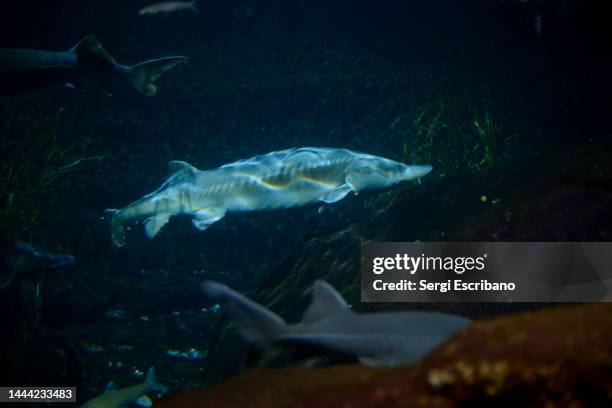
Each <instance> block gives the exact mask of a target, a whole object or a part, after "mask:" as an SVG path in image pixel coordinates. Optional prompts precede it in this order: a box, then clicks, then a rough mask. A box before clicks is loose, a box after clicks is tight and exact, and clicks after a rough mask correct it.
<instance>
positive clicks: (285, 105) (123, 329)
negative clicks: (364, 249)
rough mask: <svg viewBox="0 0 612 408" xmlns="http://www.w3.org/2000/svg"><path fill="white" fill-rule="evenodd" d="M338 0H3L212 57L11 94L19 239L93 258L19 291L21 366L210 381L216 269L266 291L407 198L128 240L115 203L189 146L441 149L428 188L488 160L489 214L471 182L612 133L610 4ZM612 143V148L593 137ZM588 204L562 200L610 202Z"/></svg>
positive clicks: (12, 223) (62, 33)
mask: <svg viewBox="0 0 612 408" xmlns="http://www.w3.org/2000/svg"><path fill="white" fill-rule="evenodd" d="M329 3H330V2H325V1H295V2H286V1H275V0H269V1H258V0H253V1H244V0H231V1H216V2H212V1H204V0H201V1H200V2H199V3H198V5H199V8H200V11H201V14H195V13H190V12H183V13H178V14H174V15H168V16H150V17H145V16H139V15H138V10H139V9H140V8H141V7H143V6H144V5H146V4H148V2H144V1H135V0H134V1H119V0H111V1H104V2H103V1H78V2H77V1H69V0H62V1H59V0H58V1H34V2H27V3H20V2H13V3H10V4H5V5H3V8H2V13H0V48H36V49H49V50H66V49H69V48H70V47H72V46H73V45H74V44H76V43H77V41H78V40H79V39H81V38H83V37H84V36H86V35H88V34H94V35H96V36H97V38H98V40H99V41H100V42H101V43H102V44H103V46H104V48H105V49H106V50H107V51H108V52H109V53H110V54H111V55H112V56H113V57H114V58H115V59H116V60H117V61H118V62H120V63H121V64H125V65H131V64H135V63H138V62H140V61H143V60H147V59H151V58H159V57H164V56H172V55H184V56H187V57H189V59H190V60H189V63H188V64H184V65H180V66H177V67H175V68H173V69H172V70H170V71H169V72H168V73H166V74H165V75H164V76H163V77H162V78H160V79H159V92H158V94H157V95H156V96H154V97H146V96H144V95H141V94H139V93H138V92H137V91H136V90H135V89H134V88H133V87H132V86H131V85H130V84H129V83H127V82H126V81H121V80H117V81H115V83H114V84H113V86H112V88H111V89H103V90H102V89H100V88H99V87H98V86H96V85H95V84H86V85H84V86H83V87H79V88H77V89H73V88H68V87H65V86H61V84H60V85H59V86H56V87H52V88H50V89H47V90H45V91H42V92H38V93H35V94H29V93H28V94H24V95H20V97H19V98H13V97H11V98H4V99H2V100H1V101H0V126H1V128H0V133H1V142H0V143H1V145H2V150H1V151H0V154H1V155H2V156H1V160H2V164H1V168H2V170H1V172H2V174H3V176H4V177H3V178H2V181H1V182H2V186H1V187H2V190H1V192H0V194H1V200H0V205H1V208H0V225H1V228H2V230H1V232H2V235H4V236H9V237H12V238H16V239H20V240H23V241H26V242H31V243H34V244H36V245H38V246H40V247H43V248H46V249H49V250H55V251H58V252H64V253H71V254H73V255H74V256H75V257H76V259H77V262H76V264H75V266H74V267H72V268H66V269H63V270H59V271H54V272H53V273H47V274H35V275H33V276H30V277H27V278H25V279H23V280H19V279H17V280H15V282H13V283H12V284H11V285H10V286H8V287H7V288H5V289H2V290H1V291H0V310H1V311H2V315H3V316H4V318H5V319H6V325H5V327H6V330H5V331H4V332H3V334H2V336H3V337H2V342H1V343H2V347H1V348H0V367H2V369H0V371H3V372H2V376H1V378H2V383H7V384H8V383H11V384H21V385H24V384H41V383H45V384H51V383H53V384H74V385H78V386H79V387H82V390H83V391H82V395H84V396H85V395H87V396H92V395H95V394H96V393H99V392H101V390H102V389H103V387H104V384H105V382H106V381H108V380H111V379H114V380H116V381H117V382H119V383H122V385H128V384H130V383H133V382H137V381H140V380H141V375H140V374H141V372H142V371H146V368H148V367H149V366H153V365H155V366H156V367H157V369H158V373H159V376H160V378H161V379H162V380H163V381H165V382H166V383H168V384H169V385H171V386H173V387H177V388H178V387H183V386H187V385H194V384H200V383H201V382H202V380H203V378H204V377H205V376H206V374H207V373H206V370H207V369H209V368H205V365H204V363H203V360H205V359H206V358H208V357H206V358H203V357H204V356H205V354H206V353H207V352H208V353H213V352H214V350H213V351H211V350H209V341H210V339H211V336H212V335H213V331H214V328H215V324H216V322H217V320H218V317H219V315H220V314H219V313H216V312H215V311H211V310H210V309H209V307H210V306H211V305H209V304H208V303H207V302H206V301H205V300H204V299H202V296H201V293H200V291H199V287H198V285H199V282H200V281H201V280H202V279H215V280H220V281H222V282H224V283H226V284H228V285H230V286H232V287H235V288H237V289H240V290H242V291H244V292H245V293H254V292H256V291H257V290H258V289H260V288H261V287H262V285H264V284H265V282H269V276H270V273H271V271H276V275H275V276H276V277H275V278H274V279H272V281H275V280H277V279H278V278H277V277H278V276H279V272H278V269H277V268H278V267H279V265H282V262H283V260H285V259H293V261H292V262H294V261H295V259H296V258H295V254H296V253H300V252H299V251H300V248H303V246H304V244H305V243H307V242H309V240H311V239H313V237H315V238H316V237H320V236H324V237H328V236H333V234H334V233H336V232H338V231H344V230H346V229H347V228H348V229H350V228H352V227H354V226H355V225H358V223H359V222H362V221H364V220H368V219H369V220H371V219H373V218H372V217H376V216H377V214H380V213H381V212H384V209H385V208H386V206H387V205H388V203H389V202H388V201H385V199H380V198H379V195H378V193H376V194H375V193H372V194H365V195H362V196H358V197H351V198H350V199H346V200H345V201H343V202H340V203H338V204H337V205H335V206H333V207H330V208H329V209H328V210H327V211H323V212H322V213H319V212H318V211H317V207H316V206H309V207H304V208H295V209H289V210H279V211H270V212H261V213H257V214H255V215H253V214H237V215H228V216H227V217H226V218H225V219H223V220H222V221H220V222H219V223H218V224H215V225H214V226H213V227H211V228H210V230H208V231H206V232H204V233H202V232H199V231H197V230H195V229H194V228H193V227H192V226H191V223H190V221H189V220H188V218H186V217H185V218H182V217H179V218H178V219H177V220H173V221H171V222H170V224H169V225H168V226H166V227H165V228H164V229H163V230H162V232H160V234H159V235H158V236H157V237H155V238H154V239H153V240H149V239H147V238H146V237H144V234H142V226H140V225H134V226H133V227H132V229H131V230H130V231H128V244H127V245H126V247H124V248H115V247H114V246H113V245H112V243H111V240H110V229H109V225H108V222H107V220H105V219H104V217H103V216H104V210H105V209H107V208H121V207H123V206H125V205H127V204H128V203H130V202H132V201H134V200H136V199H137V198H140V197H141V196H143V195H144V194H146V193H149V192H151V191H153V190H154V189H156V188H157V187H158V186H159V185H161V183H162V182H163V181H164V180H165V179H166V177H167V175H168V170H167V163H168V162H169V161H171V160H184V161H187V162H189V163H192V164H193V165H195V166H197V167H198V168H201V169H208V168H214V167H217V166H219V165H222V164H225V163H228V162H233V161H236V160H239V159H243V158H248V157H251V156H253V155H256V154H261V153H267V152H270V151H276V150H282V149H286V148H290V147H301V146H326V147H343V148H349V149H354V150H357V151H364V152H367V153H371V154H376V155H380V156H384V157H388V158H391V159H394V160H398V161H402V162H417V163H427V164H432V165H433V166H434V168H435V172H434V173H432V175H431V176H428V177H429V178H428V179H424V180H423V182H424V186H423V188H426V187H427V186H426V185H427V183H428V182H429V183H431V184H433V185H435V186H437V187H435V192H436V193H435V194H439V192H440V191H447V190H449V191H452V186H453V185H455V184H456V183H455V182H454V180H457V179H458V178H460V179H462V180H466V179H467V180H469V179H470V178H473V180H474V183H472V184H471V185H470V186H469V187H467V189H464V190H463V191H461V192H457V191H454V192H451V193H449V196H448V197H444V198H443V200H445V205H447V206H448V207H451V206H457V205H461V206H465V208H466V211H471V210H473V208H472V209H471V210H468V209H467V207H469V205H468V204H465V203H466V202H469V200H464V199H463V198H465V197H468V196H469V197H472V196H473V197H480V196H481V195H482V194H485V193H487V192H486V191H483V189H482V186H483V184H484V183H485V182H486V183H493V181H492V180H493V178H487V177H491V176H490V175H491V174H498V173H499V174H503V176H500V177H505V178H504V180H506V181H504V183H506V184H507V185H508V197H504V200H505V201H504V203H505V204H504V205H506V203H507V204H508V206H510V207H511V206H512V204H513V203H514V202H513V198H512V197H513V196H515V195H514V194H513V192H514V191H515V190H512V188H513V187H511V186H513V185H517V186H518V185H521V184H525V183H527V184H528V183H530V180H529V179H530V178H531V177H534V178H537V177H538V175H537V174H529V167H530V166H532V165H533V163H535V162H537V161H538V160H551V163H554V166H559V172H558V173H562V172H563V171H564V170H565V169H566V168H565V167H564V166H565V164H564V163H563V162H564V160H563V159H561V160H559V157H567V162H568V163H576V162H577V161H580V160H584V161H585V162H588V161H589V160H590V156H582V157H580V156H579V157H575V156H572V155H571V152H575V151H581V150H580V149H578V148H577V146H578V147H581V146H589V143H592V142H593V140H595V141H597V142H599V141H601V143H602V146H604V147H603V149H605V148H607V147H609V144H607V139H608V138H609V136H610V130H611V129H610V122H609V118H610V113H611V112H610V103H609V95H610V91H611V90H612V87H611V81H610V75H609V73H610V68H612V51H611V49H612V48H610V43H609V39H610V38H612V37H611V34H612V33H611V32H610V25H609V24H608V20H607V19H606V17H605V15H606V14H605V11H606V10H604V8H605V7H604V6H602V5H601V4H600V3H599V2H595V1H584V2H581V1H573V0H563V1H561V0H560V1H541V2H535V1H534V2H513V1H494V0H489V1H464V2H458V1H442V0H439V1H431V2H426V4H419V3H420V2H412V1H402V2H399V1H398V2H396V1H382V2H381V1H376V2H374V1H365V0H360V1H335V2H333V4H329ZM538 16H539V17H538ZM536 19H541V24H542V25H541V27H538V26H537V25H536V24H537V23H536ZM1 74H2V73H1V72H0V75H1ZM107 93H112V96H108V95H106V94H107ZM479 129H480V130H479ZM555 149H566V150H561V152H560V153H558V152H557V150H555ZM593 150H599V153H600V152H601V149H592V150H588V149H586V152H587V153H585V155H588V154H595V153H593ZM551 151H554V152H557V153H555V155H554V159H550V157H551V156H547V154H548V152H551ZM540 157H542V158H541V159H539V158H540ZM82 159H85V160H82ZM79 160H82V161H79ZM551 165H553V164H551ZM516 168H518V169H520V171H519V172H517V173H516V175H514V176H513V175H512V174H511V173H509V171H511V170H512V169H516ZM508 174H510V175H508ZM567 177H568V179H567V180H570V181H572V180H574V179H572V177H573V176H572V174H570V175H569V176H567ZM444 183H447V184H444ZM587 184H588V182H585V183H584V184H581V185H582V186H583V187H584V186H586V185H587ZM584 188H585V189H588V188H589V187H588V186H587V187H584ZM607 188H609V185H607V186H606V185H603V187H602V186H601V185H599V186H597V187H593V189H594V190H597V189H599V190H597V191H603V193H602V194H604V195H605V194H606V193H605V192H606V191H607ZM517 189H518V187H517ZM593 189H591V190H589V191H593ZM424 191H425V192H424V193H423V194H425V195H427V194H430V195H431V194H434V192H433V191H434V190H431V192H428V191H429V190H424ZM440 194H441V193H440ZM388 197H391V196H388ZM580 197H586V196H584V195H580ZM597 197H599V196H597ZM459 198H461V199H459ZM584 200H585V201H584V203H583V202H581V201H580V203H581V205H577V204H576V201H574V202H573V203H570V202H562V203H561V204H559V206H560V207H559V208H561V209H567V211H568V212H570V213H572V214H573V212H574V211H577V208H584V207H585V206H591V205H593V203H592V202H589V201H588V200H587V199H584ZM474 201H475V202H476V204H474V205H477V204H478V200H477V199H476V200H474ZM458 202H459V203H461V204H457V203H458ZM516 202H518V199H517V201H516ZM523 202H524V201H523ZM534 205H536V204H534ZM555 205H556V204H555ZM593 207H597V205H593ZM462 208H464V207H462ZM420 210H421V211H422V213H421V215H420V216H419V217H417V218H419V219H427V218H428V217H436V219H438V220H441V221H440V224H442V225H449V226H450V225H452V227H449V228H451V229H453V228H454V230H452V231H448V232H447V235H446V236H447V237H448V236H453V235H454V236H456V237H464V236H466V235H465V234H467V236H469V238H470V239H483V240H487V239H490V238H491V237H490V236H488V235H487V236H484V235H482V236H478V235H477V233H474V234H472V235H469V234H470V233H471V232H469V231H471V230H469V231H468V228H466V226H464V225H460V224H457V223H456V221H457V220H456V219H448V220H446V219H445V218H444V217H445V214H446V213H445V212H444V211H440V212H437V213H434V212H433V211H434V210H433V209H432V210H431V213H428V209H427V208H422V209H420ZM602 211H604V210H602ZM400 214H401V213H400ZM564 214H565V213H564ZM565 216H567V214H566V215H565ZM398 217H399V218H401V217H402V216H401V215H399V216H398ZM567 217H568V219H570V220H572V219H573V220H574V221H575V220H576V218H575V217H572V216H567ZM588 217H591V218H589V221H587V222H584V223H582V224H580V226H576V225H574V224H571V222H572V221H569V222H568V223H566V224H565V225H567V228H566V229H564V227H560V228H559V229H555V230H554V232H551V231H552V230H547V231H546V232H544V233H542V232H541V230H536V229H535V228H534V230H533V231H532V230H529V232H528V233H526V234H523V235H521V234H522V232H521V231H522V230H520V229H517V230H516V231H514V230H513V231H511V232H510V233H508V234H507V235H506V236H504V237H503V239H505V240H508V241H510V240H522V239H529V238H530V237H531V238H532V239H534V240H535V239H543V240H546V239H548V240H558V239H564V238H567V239H579V240H582V239H584V240H600V239H606V237H607V236H608V235H607V234H608V232H609V231H610V226H611V224H610V222H611V221H612V219H611V218H610V217H609V214H608V213H597V212H595V213H590V214H589V215H588ZM401 222H402V221H401V220H400V219H398V223H401ZM547 222H548V221H542V225H544V224H545V223H547ZM484 223H485V221H483V224H482V226H483V228H484V225H485V224H484ZM536 224H537V222H536ZM570 224H571V225H570ZM428 225H429V224H428ZM585 225H586V226H587V227H585ZM479 226H480V225H476V226H475V228H476V229H477V227H479ZM583 227H584V228H583ZM581 228H582V229H581ZM413 231H419V234H420V235H419V236H416V237H413V236H410V237H409V236H408V235H406V237H404V238H405V239H411V240H415V239H423V240H427V239H430V240H437V239H438V240H439V239H444V238H443V237H444V236H441V235H439V233H440V232H441V231H438V230H437V231H432V230H427V228H426V226H425V225H421V226H417V227H416V228H415V229H414V230H413ZM466 231H467V232H466ZM361 232H362V233H363V234H364V236H366V237H368V236H369V235H368V233H369V232H368V231H366V232H363V231H361ZM376 234H378V235H376ZM376 234H375V233H374V231H372V232H371V233H370V236H371V238H372V239H384V234H383V233H380V234H379V231H376ZM462 234H464V235H462ZM529 234H532V235H529ZM546 234H550V235H546ZM564 234H565V235H564ZM292 254H293V255H294V258H291V256H292ZM288 257H289V258H288ZM338 257H339V258H341V257H342V254H340V255H338ZM295 262H301V263H302V264H303V265H305V266H304V267H305V268H307V267H308V259H300V258H299V257H298V259H297V261H295ZM295 262H294V263H295ZM330 265H331V264H330ZM330 265H324V264H316V265H313V266H312V267H313V268H325V267H331V266H330ZM357 268H358V266H357V265H356V266H355V271H356V273H357V270H358V269H357ZM309 285H310V283H307V282H305V283H304V285H303V286H304V289H306V288H307V287H308V286H309ZM203 308H206V310H204V311H203ZM497 312H498V313H504V312H506V309H504V308H503V307H500V309H499V311H497ZM467 313H474V314H478V313H480V311H474V310H470V311H467ZM482 313H485V314H494V313H496V310H495V308H494V307H491V308H490V309H487V310H486V311H485V312H482ZM190 350H191V351H192V354H189V353H188V352H189V351H190ZM180 352H185V353H187V354H180ZM195 352H201V353H202V354H197V353H196V354H194V353H195ZM177 355H179V357H177ZM194 355H195V356H196V357H198V358H196V359H193V358H188V356H191V357H193V356H194ZM181 356H182V357H181ZM209 357H210V356H209ZM7 381H8V382H7Z"/></svg>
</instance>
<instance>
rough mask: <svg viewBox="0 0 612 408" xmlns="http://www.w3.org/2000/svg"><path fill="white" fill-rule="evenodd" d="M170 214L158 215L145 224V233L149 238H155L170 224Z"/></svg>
mask: <svg viewBox="0 0 612 408" xmlns="http://www.w3.org/2000/svg"><path fill="white" fill-rule="evenodd" d="M170 216H171V215H170V214H158V215H156V216H154V217H149V218H147V219H146V220H145V222H144V228H145V232H146V233H147V237H149V238H153V237H154V236H155V235H156V234H157V233H158V232H159V230H160V229H162V227H163V226H164V225H166V224H167V223H168V220H169V219H170Z"/></svg>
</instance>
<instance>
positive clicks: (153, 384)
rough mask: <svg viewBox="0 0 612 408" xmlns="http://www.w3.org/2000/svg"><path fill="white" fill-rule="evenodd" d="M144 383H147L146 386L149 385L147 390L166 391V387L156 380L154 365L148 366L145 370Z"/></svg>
mask: <svg viewBox="0 0 612 408" xmlns="http://www.w3.org/2000/svg"><path fill="white" fill-rule="evenodd" d="M145 383H146V384H147V386H148V387H149V390H151V391H157V392H161V393H164V392H167V391H168V387H166V386H165V385H164V384H162V383H160V382H158V381H157V379H156V378H155V367H151V368H149V371H148V372H147V379H146V380H145Z"/></svg>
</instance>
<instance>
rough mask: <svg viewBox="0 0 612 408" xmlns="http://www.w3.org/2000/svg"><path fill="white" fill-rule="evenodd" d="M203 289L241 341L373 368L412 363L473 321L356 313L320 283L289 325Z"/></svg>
mask: <svg viewBox="0 0 612 408" xmlns="http://www.w3.org/2000/svg"><path fill="white" fill-rule="evenodd" d="M202 290H203V292H204V295H205V296H206V297H207V298H208V299H209V300H210V301H211V302H215V303H218V304H220V305H221V309H222V310H225V311H226V312H227V313H228V314H229V317H230V318H231V319H232V321H233V322H234V324H235V325H236V326H237V328H238V331H239V332H240V334H241V335H242V337H243V338H244V339H245V340H246V341H247V342H249V343H252V344H254V345H255V346H257V347H259V348H261V349H264V350H266V349H269V348H270V347H272V346H273V345H274V344H278V343H293V344H307V345H311V346H317V347H320V348H325V349H328V350H333V351H336V352H340V353H343V354H346V355H353V356H356V357H358V359H359V362H360V363H361V364H363V365H366V366H370V367H377V366H398V365H403V364H408V363H411V362H413V361H415V360H418V359H420V358H422V357H424V356H426V355H427V354H428V353H429V352H430V351H431V350H433V349H434V348H435V347H437V346H438V345H440V344H442V343H443V342H445V341H447V340H448V339H449V338H450V337H452V336H453V335H454V334H455V333H457V332H459V331H460V330H462V329H464V328H465V327H467V326H468V325H470V324H471V321H470V320H469V319H466V318H463V317H460V316H455V315H450V314H445V313H437V312H381V313H354V312H353V311H351V310H350V309H349V307H348V305H347V303H346V301H345V300H344V298H343V297H342V295H340V294H339V293H338V292H337V291H336V290H335V289H334V288H333V287H332V286H331V285H330V284H329V283H327V282H325V281H322V280H318V281H316V282H315V283H314V285H313V287H312V303H311V304H310V306H309V307H308V309H307V310H306V313H305V314H304V317H303V318H302V321H301V322H300V323H298V324H287V323H286V322H285V321H284V320H283V319H282V318H281V317H280V316H278V315H276V314H274V313H273V312H271V311H270V310H268V309H266V308H265V307H264V306H262V305H260V304H259V303H256V302H254V301H252V300H250V299H248V298H246V297H244V296H242V295H241V294H240V293H238V292H236V291H234V290H233V289H231V288H229V287H228V286H226V285H223V284H221V283H218V282H214V281H207V282H204V283H203V284H202Z"/></svg>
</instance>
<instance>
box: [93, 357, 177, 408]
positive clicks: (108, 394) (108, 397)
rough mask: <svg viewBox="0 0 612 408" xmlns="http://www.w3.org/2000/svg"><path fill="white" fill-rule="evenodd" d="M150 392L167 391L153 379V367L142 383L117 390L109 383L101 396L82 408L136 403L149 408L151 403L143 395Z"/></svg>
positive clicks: (117, 406)
mask: <svg viewBox="0 0 612 408" xmlns="http://www.w3.org/2000/svg"><path fill="white" fill-rule="evenodd" d="M150 391H157V392H161V393H164V392H166V391H168V387H166V386H165V385H163V384H161V383H159V382H157V380H156V379H155V369H154V368H153V367H151V368H149V371H148V373H147V378H146V380H145V382H144V383H142V384H139V385H134V386H131V387H126V388H121V389H117V387H116V386H115V385H114V384H113V383H112V382H110V383H108V385H107V386H106V390H105V391H104V393H103V394H102V395H100V396H98V397H96V398H93V399H91V400H89V401H87V402H86V403H85V404H84V405H83V406H82V408H120V407H123V406H126V405H127V404H129V403H137V404H139V405H141V406H146V407H150V406H151V405H152V404H151V401H150V400H149V398H148V397H146V395H145V394H146V393H147V392H150Z"/></svg>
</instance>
